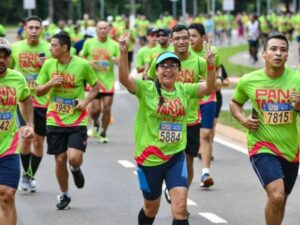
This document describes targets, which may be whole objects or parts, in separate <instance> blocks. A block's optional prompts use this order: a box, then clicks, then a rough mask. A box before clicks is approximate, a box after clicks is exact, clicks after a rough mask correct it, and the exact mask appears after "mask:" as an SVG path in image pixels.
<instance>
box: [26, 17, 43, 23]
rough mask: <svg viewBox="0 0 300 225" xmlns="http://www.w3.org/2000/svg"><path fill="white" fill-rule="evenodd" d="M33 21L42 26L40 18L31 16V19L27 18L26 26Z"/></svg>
mask: <svg viewBox="0 0 300 225" xmlns="http://www.w3.org/2000/svg"><path fill="white" fill-rule="evenodd" d="M32 20H34V21H38V22H39V23H40V24H41V25H42V19H41V18H40V17H38V16H29V17H27V18H26V20H25V25H27V23H28V22H29V21H32Z"/></svg>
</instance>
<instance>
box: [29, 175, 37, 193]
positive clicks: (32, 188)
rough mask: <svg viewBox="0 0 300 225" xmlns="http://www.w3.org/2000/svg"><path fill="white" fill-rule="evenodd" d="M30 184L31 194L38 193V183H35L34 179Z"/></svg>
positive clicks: (31, 179)
mask: <svg viewBox="0 0 300 225" xmlns="http://www.w3.org/2000/svg"><path fill="white" fill-rule="evenodd" d="M29 182H30V184H29V189H30V192H36V181H35V179H34V178H33V177H32V178H30V180H29Z"/></svg>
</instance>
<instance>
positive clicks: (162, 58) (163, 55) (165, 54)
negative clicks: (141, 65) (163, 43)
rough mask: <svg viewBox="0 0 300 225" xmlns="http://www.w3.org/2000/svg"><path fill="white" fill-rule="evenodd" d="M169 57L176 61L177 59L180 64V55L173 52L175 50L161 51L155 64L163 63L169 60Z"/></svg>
mask: <svg viewBox="0 0 300 225" xmlns="http://www.w3.org/2000/svg"><path fill="white" fill-rule="evenodd" d="M167 59H173V60H174V61H176V62H177V63H178V64H179V65H180V64H181V63H180V59H179V57H178V56H177V55H176V54H175V53H173V52H163V53H161V54H160V55H159V56H158V57H157V58H156V62H155V65H156V66H157V65H158V64H160V63H162V62H163V61H165V60H167Z"/></svg>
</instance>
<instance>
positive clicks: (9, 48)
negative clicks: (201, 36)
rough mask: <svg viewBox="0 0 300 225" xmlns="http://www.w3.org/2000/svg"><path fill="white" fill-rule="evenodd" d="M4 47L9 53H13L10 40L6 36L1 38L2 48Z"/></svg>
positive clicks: (0, 44)
mask: <svg viewBox="0 0 300 225" xmlns="http://www.w3.org/2000/svg"><path fill="white" fill-rule="evenodd" d="M1 49H4V50H6V52H7V54H8V55H10V54H11V47H10V44H9V42H8V41H7V40H6V39H5V38H0V50H1Z"/></svg>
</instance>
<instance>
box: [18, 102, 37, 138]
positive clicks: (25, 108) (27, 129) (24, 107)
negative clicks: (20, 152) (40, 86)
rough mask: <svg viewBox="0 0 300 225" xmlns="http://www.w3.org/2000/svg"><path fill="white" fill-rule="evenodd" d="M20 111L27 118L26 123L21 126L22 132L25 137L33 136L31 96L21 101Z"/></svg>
mask: <svg viewBox="0 0 300 225" xmlns="http://www.w3.org/2000/svg"><path fill="white" fill-rule="evenodd" d="M19 109H20V112H21V114H22V116H23V118H24V120H25V123H26V125H25V126H22V127H21V128H20V134H21V136H22V137H23V138H25V139H26V138H31V137H32V136H33V126H34V125H33V107H32V99H31V96H29V97H27V98H26V99H25V100H23V101H20V102H19Z"/></svg>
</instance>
